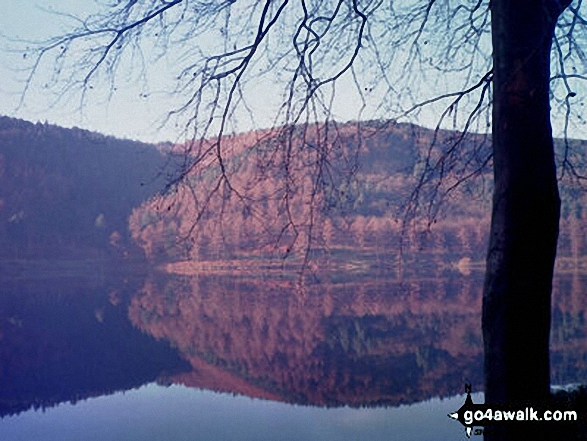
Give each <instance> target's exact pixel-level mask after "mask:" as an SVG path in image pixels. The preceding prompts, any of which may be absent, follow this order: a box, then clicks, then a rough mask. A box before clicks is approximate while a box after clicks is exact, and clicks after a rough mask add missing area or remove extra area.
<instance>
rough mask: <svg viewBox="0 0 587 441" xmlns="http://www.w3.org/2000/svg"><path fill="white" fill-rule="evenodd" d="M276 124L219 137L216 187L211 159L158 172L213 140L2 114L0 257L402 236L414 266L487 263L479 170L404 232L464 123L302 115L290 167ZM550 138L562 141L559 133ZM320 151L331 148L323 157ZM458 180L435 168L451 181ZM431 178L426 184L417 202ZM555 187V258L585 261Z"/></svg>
mask: <svg viewBox="0 0 587 441" xmlns="http://www.w3.org/2000/svg"><path fill="white" fill-rule="evenodd" d="M326 132H328V137H327V138H326V137H325V133H326ZM282 135H283V132H282V131H280V129H275V130H260V131H254V132H249V133H243V134H238V135H231V136H227V137H225V138H223V139H222V143H223V150H224V151H225V158H224V159H225V164H224V165H225V171H226V174H227V176H228V177H229V179H230V184H231V185H232V186H233V188H234V189H236V190H237V192H238V193H236V192H230V191H227V187H226V185H224V184H223V185H222V186H220V187H219V188H218V190H217V191H215V192H214V191H213V190H214V188H215V185H216V183H217V182H218V181H217V179H218V176H219V174H220V172H221V170H220V168H219V167H218V164H214V163H213V161H210V160H209V159H207V157H206V158H205V159H204V160H203V161H202V165H203V166H202V167H194V168H193V169H192V170H191V171H190V172H189V173H188V175H187V178H186V179H185V182H184V183H185V184H187V185H180V186H179V187H177V188H175V189H173V188H172V189H170V190H168V191H167V193H165V194H163V193H162V190H163V189H164V188H165V184H166V183H167V179H168V178H169V176H163V175H162V173H161V171H162V170H164V169H165V170H167V171H170V172H171V173H173V172H176V171H177V170H179V169H180V167H182V166H186V165H187V166H189V165H190V164H191V161H192V160H193V158H194V157H196V156H197V155H198V154H201V153H202V152H205V151H206V150H207V149H209V148H210V146H212V145H213V143H214V142H215V141H216V140H213V139H212V140H206V141H204V142H203V143H202V144H197V143H195V144H194V145H184V146H177V145H176V146H173V145H170V144H166V145H164V146H163V145H162V146H154V145H149V144H144V143H139V142H135V141H129V140H118V139H115V138H112V137H106V136H103V135H100V134H97V133H92V132H88V131H85V130H81V129H64V128H60V127H57V126H53V125H49V124H42V123H36V124H33V123H30V122H26V121H22V120H17V119H12V118H7V117H0V259H4V260H7V259H8V260H10V259H13V260H14V259H64V260H68V259H95V258H98V259H102V258H112V257H125V256H126V257H142V256H144V255H146V256H147V257H148V258H150V259H151V261H152V262H153V263H161V262H165V263H168V262H177V261H184V260H191V261H192V262H200V263H202V265H203V267H205V266H206V262H214V265H213V266H215V267H222V268H225V269H235V268H236V269H238V268H242V267H243V266H246V265H249V267H250V266H255V265H257V266H258V265H259V262H265V261H266V258H267V257H271V258H277V260H278V261H279V260H280V259H281V258H283V257H284V256H287V257H290V258H292V259H290V260H289V261H291V262H295V261H296V259H299V258H300V257H301V256H303V255H304V253H305V251H306V249H307V245H308V238H309V237H311V243H310V245H311V250H312V255H311V257H312V258H313V260H314V261H316V262H317V263H318V264H319V265H321V264H325V265H331V264H332V265H334V266H336V265H345V266H344V267H345V268H347V269H348V268H351V267H352V268H356V267H361V265H364V264H365V262H367V261H368V265H369V266H376V267H389V266H393V265H394V264H395V262H397V256H398V254H399V249H400V242H401V243H402V244H403V253H404V254H403V256H404V258H406V259H408V260H409V259H413V260H417V261H418V262H420V264H419V266H422V267H424V266H423V263H422V262H423V261H424V260H422V259H423V256H426V261H427V262H436V263H437V264H438V265H440V266H444V267H446V266H447V265H449V266H450V265H453V266H454V265H456V264H457V263H459V262H460V267H459V268H460V270H462V271H465V272H466V271H468V269H467V266H468V265H469V263H472V264H473V266H475V265H477V266H479V265H482V261H483V259H484V254H485V249H486V242H487V233H488V230H489V219H490V197H491V175H490V172H489V170H488V169H487V170H486V171H485V172H484V173H483V174H482V176H481V177H480V178H477V179H476V180H472V181H470V182H467V183H466V184H465V185H462V186H459V187H458V188H457V189H456V190H455V191H453V192H452V193H451V195H450V197H449V198H448V199H447V200H446V201H444V205H443V211H442V212H441V214H440V216H438V217H437V219H435V222H434V223H432V224H430V225H427V222H428V220H429V219H427V218H417V219H416V222H415V224H414V227H410V228H407V229H404V230H402V220H403V213H404V212H403V211H402V210H403V204H404V203H405V202H406V201H407V200H408V197H409V196H410V194H411V192H412V191H413V189H414V188H415V187H416V185H417V184H418V179H419V177H420V175H421V170H422V167H423V166H424V162H423V161H422V158H423V157H424V156H425V155H427V154H430V155H431V157H435V156H436V157H438V154H439V152H440V151H441V150H442V149H443V148H444V149H446V148H449V147H450V145H451V142H453V140H454V139H457V138H459V137H460V136H461V134H459V133H457V132H450V131H438V132H434V131H432V130H429V129H425V128H422V127H419V126H415V125H412V124H399V123H393V122H389V121H388V122H385V121H384V122H381V121H372V122H369V121H368V122H363V123H361V130H360V131H358V130H357V124H356V123H347V124H336V125H333V126H332V127H328V130H326V128H325V127H324V126H316V125H314V126H298V127H295V128H294V129H293V132H292V134H291V138H289V141H291V143H290V144H289V150H287V151H289V154H290V155H291V161H290V164H289V165H288V173H289V174H288V173H285V162H284V150H279V149H278V148H276V147H277V146H278V145H279V143H282V142H283V141H284V140H283V138H281V136H282ZM433 140H434V146H435V147H434V148H433V149H432V150H429V149H430V145H431V144H432V141H433ZM463 143H464V147H465V149H472V148H474V146H479V145H481V146H482V148H483V149H485V150H484V151H487V149H489V147H490V140H489V139H487V138H486V137H483V136H481V135H475V134H470V135H468V136H467V137H465V138H463ZM556 143H557V148H558V150H559V151H560V152H563V151H564V149H565V144H564V142H563V141H561V140H557V141H556ZM447 146H448V147H447ZM186 147H187V149H186ZM586 149H587V142H586V141H576V140H571V141H570V142H568V144H567V150H566V152H567V157H568V158H571V159H572V160H573V162H574V165H575V167H576V168H577V169H578V170H581V169H584V167H585V163H586V161H585V154H584V152H585V151H586ZM186 151H187V153H186ZM213 154H214V150H211V151H209V152H207V155H208V157H210V158H213ZM210 155H211V156H210ZM321 155H325V156H324V157H327V160H326V161H323V162H322V163H319V161H317V158H319V157H321ZM560 156H561V157H562V153H561V155H560ZM170 163H172V165H169V164H170ZM166 166H167V168H165V167H166ZM455 179H456V177H455V176H453V175H451V174H450V173H448V174H446V176H444V182H445V184H447V185H450V184H451V183H452V182H454V181H455ZM433 188H434V187H433V186H432V187H430V186H429V187H427V188H426V189H425V191H423V195H422V198H421V201H422V202H424V203H426V202H427V199H426V198H427V194H426V192H427V191H431V189H432V190H433ZM286 190H288V191H289V192H290V196H291V197H288V196H287V195H286ZM210 195H211V196H210ZM561 195H562V198H563V210H562V219H561V234H560V238H559V254H558V255H559V266H560V265H563V267H564V268H565V269H572V268H575V269H578V268H583V269H587V261H585V262H584V261H583V260H582V258H581V256H585V255H586V254H587V239H586V238H587V234H586V233H587V231H585V230H586V227H587V226H586V220H587V213H586V212H585V207H586V206H587V198H586V195H585V192H583V191H582V190H580V189H578V188H576V187H572V186H569V185H568V182H567V181H563V182H562V183H561ZM208 196H210V197H208ZM204 206H205V207H206V209H205V210H203V211H202V215H201V218H200V219H199V221H198V222H197V223H196V222H195V220H196V218H197V217H198V213H199V211H200V209H201V208H203V207H204ZM416 256H418V257H416ZM463 259H464V260H463ZM245 262H246V264H245ZM349 265H350V266H349ZM203 267H202V268H203ZM208 267H210V266H209V265H208ZM202 268H200V269H202Z"/></svg>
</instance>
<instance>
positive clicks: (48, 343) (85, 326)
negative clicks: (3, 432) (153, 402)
mask: <svg viewBox="0 0 587 441" xmlns="http://www.w3.org/2000/svg"><path fill="white" fill-rule="evenodd" d="M117 282H118V283H117V284H116V285H112V284H108V283H105V282H104V281H103V280H95V279H90V280H88V279H79V278H70V277H66V278H52V279H44V278H41V279H32V280H28V281H23V280H17V281H12V282H11V281H6V280H4V281H3V283H2V291H1V294H0V297H1V299H0V360H2V364H1V366H0V416H4V415H11V414H15V413H19V412H22V411H24V410H27V409H29V408H30V407H34V408H43V409H44V408H46V407H50V406H53V405H55V404H58V403H61V402H64V401H71V402H76V401H78V400H82V399H85V398H89V397H93V396H99V395H104V394H109V393H112V392H115V391H117V390H127V389H131V388H134V387H138V386H140V385H142V384H145V383H147V382H151V381H154V380H155V379H157V378H159V377H161V376H162V375H164V374H165V373H175V372H180V371H182V370H185V369H187V368H188V367H187V364H186V363H185V361H184V360H182V359H181V358H180V357H179V355H178V354H177V353H176V351H173V350H172V349H171V348H170V347H169V345H168V344H167V343H166V342H157V341H156V340H155V339H153V338H152V337H149V336H147V335H145V334H143V333H141V332H140V331H138V330H137V329H136V328H134V327H133V326H132V325H131V324H130V323H129V321H128V318H127V310H128V290H129V289H130V290H131V291H134V290H135V289H136V288H135V287H134V285H135V284H134V283H133V282H132V281H131V282H128V281H127V283H126V284H125V283H124V282H121V281H117ZM135 283H137V282H136V281H135Z"/></svg>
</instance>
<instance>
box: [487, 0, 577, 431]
mask: <svg viewBox="0 0 587 441" xmlns="http://www.w3.org/2000/svg"><path fill="white" fill-rule="evenodd" d="M563 3H564V4H563ZM569 3H570V2H569V1H568V0H565V1H564V2H561V1H556V0H516V1H512V0H492V1H491V19H492V38H493V126H492V131H493V133H492V135H493V165H494V185H495V188H494V194H493V210H492V219H491V232H490V239H489V249H488V252H487V268H486V275H485V284H484V292H483V340H484V350H485V402H486V403H492V404H493V403H508V404H525V403H528V402H534V403H536V402H537V401H542V400H546V399H548V397H549V394H550V363H549V335H550V302H551V290H552V276H553V271H554V261H555V257H556V244H557V239H558V222H559V214H560V198H559V193H558V186H557V178H556V166H555V160H554V147H553V139H552V128H551V124H550V104H549V91H550V51H551V45H552V40H553V36H554V29H555V25H556V21H557V19H558V16H559V15H560V13H561V12H562V11H563V10H564V9H565V8H566V7H567V6H568V4H569ZM519 429H521V427H518V428H516V427H513V426H512V430H511V431H510V429H509V428H508V429H507V431H504V430H503V429H499V430H493V431H491V430H486V431H485V433H486V435H485V439H490V440H494V439H514V438H515V439H518V440H519V439H530V434H529V433H528V432H526V428H524V429H523V433H521V432H520V430H519Z"/></svg>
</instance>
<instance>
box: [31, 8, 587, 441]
mask: <svg viewBox="0 0 587 441" xmlns="http://www.w3.org/2000/svg"><path fill="white" fill-rule="evenodd" d="M584 9H585V8H584V6H583V2H582V0H575V1H574V2H572V1H571V0H520V1H515V2H514V1H510V0H491V1H489V0H467V1H464V2H453V1H451V0H428V1H424V2H422V1H416V0H405V1H390V2H383V1H380V0H371V1H369V0H365V1H360V0H337V1H327V0H324V1H320V0H298V1H290V0H278V1H275V0H257V1H249V2H240V1H231V0H228V1H219V2H209V1H195V0H191V1H190V0H169V1H160V0H145V1H142V2H138V1H136V0H130V1H125V2H117V3H116V4H111V5H109V6H108V7H106V6H105V7H104V12H103V13H100V14H98V15H92V16H90V17H84V18H81V19H80V23H81V24H80V26H79V27H77V28H76V29H73V30H72V31H71V32H70V33H67V34H66V35H64V36H59V37H55V38H54V39H52V40H50V41H48V42H46V43H45V44H44V45H43V46H42V47H41V48H40V49H39V50H38V52H37V53H36V55H37V56H36V57H32V59H33V60H34V64H33V65H32V66H31V77H30V79H29V81H28V83H27V90H26V91H25V96H26V93H27V92H28V90H29V89H31V88H32V87H33V85H34V79H35V75H36V74H37V73H38V69H39V66H41V64H42V63H43V62H45V59H46V58H49V57H50V56H53V58H52V59H53V60H54V61H55V62H56V65H55V66H56V73H57V75H55V76H54V77H53V78H52V81H54V83H52V86H53V87H54V88H56V90H57V91H58V93H59V94H61V95H63V94H64V93H65V92H68V91H72V90H74V91H77V92H80V93H81V100H82V103H83V102H85V100H86V99H89V98H91V93H92V90H93V89H94V88H95V87H96V85H97V84H100V83H101V81H103V80H104V79H105V78H106V79H107V80H109V81H110V85H111V86H110V87H111V91H112V93H114V92H115V85H116V82H115V79H116V78H118V76H120V75H122V74H123V72H126V73H124V75H127V74H128V71H127V70H126V69H127V68H128V67H129V66H132V65H133V64H132V63H133V61H134V62H135V63H136V62H137V61H139V60H140V59H141V58H140V57H146V56H147V54H146V51H147V50H151V51H153V53H154V54H155V57H163V56H165V54H166V53H171V54H174V56H175V60H174V61H176V63H175V64H173V63H170V64H172V65H173V66H174V67H176V69H177V70H176V71H174V72H173V75H174V78H175V79H176V85H175V88H174V89H173V93H174V94H176V95H175V96H177V97H179V99H180V100H181V103H180V104H179V105H178V106H177V108H175V109H171V110H170V111H169V113H168V118H169V119H172V120H173V119H175V118H184V119H183V121H184V127H185V128H186V130H187V131H188V132H189V134H190V139H192V141H191V142H189V143H187V144H186V152H185V153H186V156H185V158H186V160H185V161H184V163H183V165H182V166H181V167H179V170H178V173H177V175H176V179H175V180H173V182H172V184H174V185H175V184H185V183H187V184H189V182H190V176H199V177H201V178H202V179H203V180H202V179H200V181H199V182H200V183H201V182H205V185H200V184H199V185H198V186H195V188H197V191H196V192H194V210H193V221H194V222H196V223H197V221H198V220H199V219H201V218H202V217H203V216H205V215H206V214H205V213H206V212H207V211H208V210H210V209H211V208H213V209H214V210H220V211H222V207H224V202H222V201H227V200H229V199H230V198H233V199H234V201H236V202H238V203H240V204H242V206H243V210H245V211H246V210H254V202H255V201H254V200H253V199H251V198H249V196H248V193H247V191H245V190H246V188H247V185H250V183H248V184H247V183H244V182H238V178H237V177H236V176H237V171H238V169H239V167H240V166H241V165H242V164H243V161H242V158H241V162H239V158H237V157H234V156H231V155H232V152H230V151H227V149H226V147H225V146H226V144H225V143H224V142H223V140H224V139H225V138H224V136H225V135H227V134H229V132H230V131H231V130H232V129H233V128H234V126H232V124H233V123H234V121H235V117H236V116H238V117H239V118H240V119H241V120H242V118H249V119H250V120H251V121H252V122H253V123H255V120H256V117H255V109H254V108H253V107H254V106H253V107H249V105H248V103H250V99H251V95H252V94H255V93H258V91H259V89H258V84H260V82H261V81H263V80H266V81H269V82H271V83H277V84H280V85H282V88H281V89H280V90H278V91H277V93H274V92H273V89H271V92H270V95H271V96H269V95H268V96H267V100H270V99H271V98H272V97H273V96H275V95H277V96H279V97H280V99H281V106H280V107H278V110H277V111H276V112H275V119H274V129H273V130H271V131H268V132H267V134H266V137H265V141H266V142H264V143H262V142H258V143H257V145H258V146H259V148H257V149H256V150H255V155H256V158H257V159H258V161H259V164H261V165H262V166H263V167H259V170H263V171H264V173H267V174H269V175H271V177H272V178H279V182H281V184H282V185H280V186H279V188H276V189H275V191H274V193H273V195H272V196H273V197H274V199H275V200H276V201H278V205H279V210H280V213H282V214H283V216H282V217H280V219H279V221H280V222H281V228H280V229H279V228H278V229H277V232H278V233H279V232H280V233H279V234H278V237H279V239H282V238H285V240H291V241H293V243H296V241H298V240H301V241H302V242H304V247H303V248H306V249H309V248H310V247H311V245H312V238H313V237H315V234H314V230H313V229H314V227H315V224H314V219H315V213H316V211H315V210H316V209H317V207H318V206H320V205H324V204H326V205H328V204H329V202H332V201H334V202H333V203H335V204H339V205H341V206H343V207H345V208H349V205H348V202H349V201H348V195H349V193H351V190H352V189H353V187H352V179H346V178H341V177H340V176H347V177H348V176H351V177H352V176H353V173H354V172H355V171H356V167H355V164H356V159H357V157H358V153H359V152H360V146H361V143H362V142H363V141H364V138H363V128H365V127H363V126H364V125H367V124H363V123H361V122H360V121H362V120H364V119H365V117H367V116H369V117H373V116H378V117H385V118H396V119H398V118H402V117H407V116H413V115H417V114H418V113H420V112H422V111H423V110H422V109H424V108H425V107H426V106H432V108H433V109H434V110H435V111H436V113H437V117H438V121H439V122H438V126H437V128H440V127H446V126H447V124H449V120H450V121H452V124H453V127H454V128H455V129H458V132H457V133H456V135H455V136H453V137H452V138H448V139H440V138H438V139H436V138H435V139H433V140H432V142H430V143H429V145H428V146H427V148H426V147H424V148H422V149H421V153H422V155H421V161H420V163H419V164H420V165H419V167H417V168H416V172H417V173H416V177H417V180H416V184H415V190H414V193H413V197H412V198H411V199H410V201H409V202H410V203H409V204H408V209H409V210H411V211H410V212H411V213H412V214H413V213H418V212H421V211H424V212H425V213H427V214H429V215H431V216H432V217H433V216H434V215H435V213H436V210H437V206H438V205H437V202H439V201H442V200H443V198H444V197H445V196H447V195H449V194H450V193H451V191H452V190H453V189H454V188H455V187H456V186H458V185H460V184H462V182H463V181H466V180H467V179H468V178H470V177H472V176H474V175H476V174H478V173H479V172H480V171H482V170H483V169H484V168H485V167H486V166H487V165H488V164H493V169H494V180H495V182H494V198H493V212H492V223H491V233H490V245H489V250H488V255H487V272H486V279H485V288H484V302H483V330H484V341H485V354H486V358H485V390H486V397H487V401H490V402H512V401H515V402H518V401H525V400H538V399H544V398H547V397H548V395H549V384H550V383H549V354H548V341H549V329H550V297H551V288H552V275H553V266H554V260H555V254H556V243H557V236H558V219H559V211H560V208H559V207H560V199H559V195H558V190H557V168H556V164H555V153H554V148H553V139H552V129H551V122H550V116H551V106H552V107H553V108H554V109H555V110H556V109H559V110H560V109H562V114H563V117H564V121H565V122H564V133H565V135H566V134H567V130H568V128H569V125H570V124H572V122H573V119H572V110H573V109H572V107H571V102H572V99H573V98H574V97H575V96H576V92H575V88H576V87H578V86H577V82H578V81H581V80H584V79H586V75H585V68H586V66H585V64H586V63H585V60H586V57H585V53H584V51H583V49H582V47H581V42H582V40H581V39H584V38H585V37H584V36H585V33H584V28H585V25H586V24H587V20H586V19H585V18H584V16H583V12H584ZM179 47H181V48H179ZM178 48H179V49H178ZM125 54H126V55H125ZM551 62H552V63H551ZM129 63H130V64H129ZM64 72H66V73H64ZM432 75H434V78H435V82H437V83H441V85H439V86H438V87H437V88H429V87H428V85H429V84H430V77H431V76H432ZM436 78H438V79H436ZM440 78H442V79H440ZM269 82H268V83H263V84H269ZM341 84H342V85H343V86H341ZM256 85H257V88H255V86H256ZM442 85H446V86H447V87H446V88H443V87H442ZM265 87H268V88H269V87H270V86H269V85H266V86H265ZM341 87H342V88H344V92H345V97H346V98H344V100H346V105H347V106H348V105H349V104H348V103H351V102H352V103H354V104H351V105H354V106H356V107H357V113H356V114H357V119H358V120H359V122H358V123H357V125H356V126H357V131H356V135H355V143H354V145H349V143H345V144H343V143H341V142H337V139H338V137H339V133H338V131H337V124H336V123H335V122H334V121H333V118H334V116H336V112H337V109H338V108H337V101H336V100H337V97H338V95H339V94H341V93H342V90H341ZM72 88H73V89H72ZM61 95H60V96H61ZM349 96H350V97H352V99H351V98H348V97H349ZM373 109H374V110H373ZM256 110H259V109H256ZM320 121H321V122H322V124H321V125H315V124H314V123H317V122H320ZM372 127H373V125H371V128H372ZM488 127H490V128H491V132H492V143H491V146H492V148H491V149H486V148H485V147H486V146H487V143H478V144H477V146H478V147H477V148H471V147H470V145H471V144H470V143H468V142H466V141H467V137H468V136H469V134H470V133H471V132H472V131H486V130H487V128H488ZM237 128H238V127H237ZM366 128H369V127H366ZM568 145H569V144H567V146H568ZM463 146H469V147H468V148H467V149H465V148H463ZM237 156H238V155H237ZM570 157H571V155H569V149H566V151H565V153H564V157H562V158H561V160H560V162H559V164H560V166H561V168H560V174H561V175H564V174H565V173H566V175H571V176H576V177H577V176H578V174H577V172H576V170H575V169H574V168H573V165H572V163H571V162H570V161H569V158H570ZM247 160H248V159H247ZM247 160H245V161H244V162H246V161H247ZM301 169H304V170H305V171H308V170H310V171H311V174H310V175H311V176H312V177H313V178H312V179H310V180H308V179H299V175H298V171H299V170H301ZM258 178H259V179H260V180H262V179H264V178H265V176H264V175H263V173H261V172H260V174H259V176H258ZM193 188H194V187H192V189H193ZM215 200H218V201H220V202H214V201H215ZM351 205H352V204H351ZM253 212H254V211H251V213H253ZM289 249H290V247H289V246H288V247H287V250H289ZM510 435H511V434H510ZM510 435H508V434H500V435H499V436H510ZM492 436H494V435H490V434H488V435H487V437H492ZM495 436H497V435H495ZM518 439H519V438H518Z"/></svg>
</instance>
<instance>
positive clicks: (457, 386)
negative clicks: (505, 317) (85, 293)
mask: <svg viewBox="0 0 587 441" xmlns="http://www.w3.org/2000/svg"><path fill="white" fill-rule="evenodd" d="M476 288H478V287H477V286H475V284H474V283H473V282H471V281H467V282H461V281H457V280H447V281H442V282H436V281H425V280H424V281H418V282H415V281H414V282H409V281H404V282H403V283H399V282H396V281H388V280H381V281H369V280H363V281H359V282H354V283H329V284H324V283H323V284H316V285H310V286H305V289H304V290H303V291H300V290H299V289H297V284H296V281H287V280H268V279H264V280H263V279H258V280H251V279H249V280H243V279H234V278H220V277H213V276H203V277H169V278H167V279H161V280H158V281H154V280H150V281H148V282H147V283H146V284H145V287H144V288H143V290H142V292H141V293H139V294H138V295H136V296H135V297H134V298H133V299H132V301H131V306H130V310H129V315H130V318H131V320H132V322H133V323H134V324H135V325H136V326H138V327H139V328H140V329H142V330H144V331H145V332H148V333H149V334H151V335H153V336H154V337H156V338H164V339H166V340H168V341H170V342H172V344H173V345H174V346H175V347H177V348H178V349H179V351H180V352H181V353H182V354H184V356H185V357H186V359H188V360H189V361H190V363H192V366H193V370H192V372H190V373H186V374H181V375H179V376H176V377H173V378H172V381H176V382H180V383H183V384H186V385H190V386H197V387H203V388H208V389H215V390H226V391H233V392H237V393H243V394H246V395H249V396H256V397H264V398H270V399H277V400H282V401H287V402H293V403H300V404H316V405H329V406H330V405H344V404H347V405H355V406H356V405H397V404H401V403H409V402H413V401H420V400H423V399H426V398H429V397H431V396H448V395H453V394H455V393H460V392H462V390H463V385H464V383H465V381H469V382H472V383H473V384H476V385H480V384H481V382H482V381H481V372H482V369H481V362H482V353H481V340H480V338H481V337H480V333H479V331H478V328H479V323H480V316H479V304H478V301H477V299H475V297H473V296H472V295H471V293H472V291H473V290H474V289H476ZM447 291H448V292H449V293H450V294H448V295H447Z"/></svg>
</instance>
